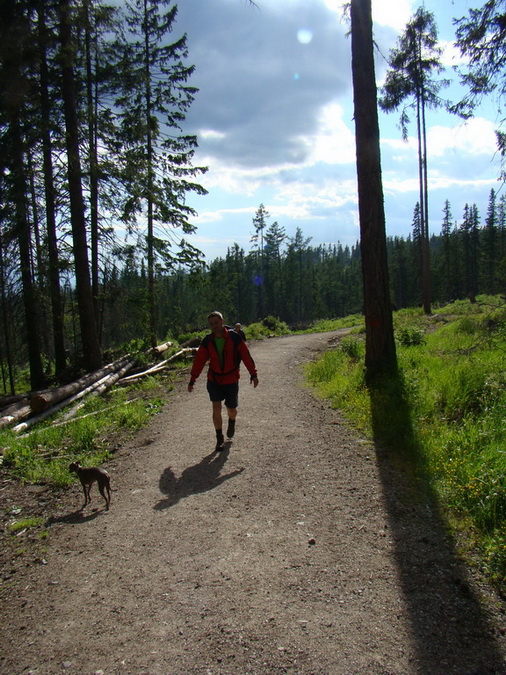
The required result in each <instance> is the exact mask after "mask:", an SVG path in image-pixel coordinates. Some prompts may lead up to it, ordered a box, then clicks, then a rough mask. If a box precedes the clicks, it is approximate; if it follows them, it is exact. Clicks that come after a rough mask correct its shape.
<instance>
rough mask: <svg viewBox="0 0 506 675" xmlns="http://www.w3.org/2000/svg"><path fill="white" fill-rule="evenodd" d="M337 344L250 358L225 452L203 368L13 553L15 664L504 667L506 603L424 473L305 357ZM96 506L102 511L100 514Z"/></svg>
mask: <svg viewBox="0 0 506 675" xmlns="http://www.w3.org/2000/svg"><path fill="white" fill-rule="evenodd" d="M336 337H338V333H326V334H321V335H303V336H290V337H286V338H277V339H273V340H266V341H263V342H258V343H255V344H253V346H252V348H251V349H252V354H253V356H254V358H255V360H256V362H257V366H258V371H259V378H260V384H259V386H258V388H257V389H253V387H252V386H250V385H249V377H247V374H246V373H244V374H243V378H242V380H241V390H240V400H239V403H240V407H239V415H238V419H237V432H236V436H235V438H234V439H233V442H232V443H230V444H228V445H227V448H226V450H225V451H224V452H223V453H221V454H219V455H216V454H213V448H214V432H213V429H212V423H211V406H210V403H209V401H208V399H207V393H206V391H205V379H204V376H203V375H202V376H201V378H200V379H199V381H198V382H197V386H196V389H195V391H194V392H193V393H192V394H189V393H188V392H187V391H186V382H183V383H181V384H180V385H178V387H177V388H176V390H175V392H174V393H173V395H172V396H171V398H170V402H169V403H168V404H167V406H166V407H165V409H164V411H163V412H162V413H161V414H159V415H157V416H156V417H155V418H154V419H153V420H152V422H151V423H150V425H149V427H148V428H147V429H145V430H144V431H143V432H142V433H140V434H139V435H138V436H137V437H136V438H135V439H134V441H132V442H130V443H128V444H127V445H125V446H124V447H123V448H121V449H120V450H119V451H118V452H117V453H116V455H115V457H114V460H113V461H112V462H111V463H110V464H109V466H108V467H107V468H108V470H110V473H111V477H112V485H113V490H114V491H113V498H112V504H111V509H110V511H109V512H108V513H106V512H104V511H103V510H102V503H101V498H100V497H99V495H98V492H97V491H96V487H94V489H93V493H92V494H93V502H92V505H91V507H88V508H87V509H86V510H85V511H84V512H83V513H82V514H79V513H77V512H76V508H78V506H79V505H80V504H81V494H80V489H78V487H77V485H76V486H75V487H74V488H73V489H72V490H71V491H69V492H68V493H66V494H65V495H63V497H62V498H61V499H59V500H58V501H55V502H54V503H52V504H50V505H49V508H52V509H53V511H52V513H51V516H52V517H51V523H52V524H51V525H50V527H49V538H48V543H47V550H46V552H45V554H44V560H41V559H37V560H32V561H31V562H28V563H26V564H25V565H24V566H20V565H19V564H17V565H16V563H15V561H13V560H7V561H5V560H4V565H3V569H4V584H3V587H2V592H1V596H0V601H1V603H2V605H1V606H2V632H1V638H0V672H1V673H6V674H9V675H15V674H17V673H19V674H21V673H23V674H26V673H32V674H33V675H35V674H37V675H42V674H48V675H53V674H55V673H61V672H64V673H68V674H69V675H70V674H73V673H80V674H102V675H113V674H118V675H120V674H121V675H122V674H124V675H141V674H146V675H192V674H195V675H246V674H251V675H274V674H278V673H291V674H293V675H310V674H314V675H345V674H346V675H439V674H440V675H451V674H455V675H467V674H468V675H471V674H473V675H482V674H486V673H506V660H505V654H506V638H505V634H504V603H503V604H501V602H500V601H499V599H497V598H496V597H495V596H494V595H493V594H492V593H491V592H490V591H489V590H487V589H486V587H484V586H483V585H482V584H480V582H479V581H478V580H477V579H473V577H472V575H471V574H470V573H469V572H468V571H466V570H465V568H464V567H463V566H462V564H461V563H460V562H459V561H458V559H457V557H456V554H455V547H454V545H453V543H452V541H451V540H450V538H449V537H448V536H447V535H446V534H445V531H444V528H443V526H442V521H441V518H440V516H439V514H438V512H437V509H435V508H433V507H430V506H429V505H428V504H427V500H426V497H425V495H423V494H421V493H420V490H419V489H418V488H417V484H416V482H415V481H414V480H412V479H410V478H409V477H407V476H405V475H404V473H403V471H402V470H401V468H400V467H398V466H395V464H393V463H391V462H389V460H388V458H385V457H383V456H382V455H381V453H380V454H377V453H376V452H375V448H374V446H373V444H371V443H369V442H367V441H365V440H364V439H362V438H360V437H359V436H358V435H357V434H356V433H355V432H353V431H352V430H350V429H349V428H347V427H346V425H345V424H343V422H342V419H341V418H340V416H339V414H338V413H337V412H336V411H333V410H331V409H330V408H329V407H328V405H327V404H325V403H323V402H321V401H318V400H317V399H315V398H314V396H313V395H312V393H311V391H310V390H309V389H307V388H306V387H305V386H304V385H303V382H302V373H301V367H300V364H301V363H303V362H305V361H307V360H308V359H311V358H313V356H314V355H315V353H316V352H318V351H319V350H321V349H325V348H327V347H328V346H329V344H331V343H332V342H333V341H334V340H335V339H336ZM93 507H94V508H93Z"/></svg>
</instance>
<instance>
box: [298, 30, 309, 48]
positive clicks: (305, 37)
mask: <svg viewBox="0 0 506 675" xmlns="http://www.w3.org/2000/svg"><path fill="white" fill-rule="evenodd" d="M312 39H313V31H311V30H309V28H301V29H300V30H298V31H297V40H298V41H299V42H300V43H301V45H308V44H309V43H310V42H311V40H312Z"/></svg>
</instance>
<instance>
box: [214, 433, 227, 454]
mask: <svg viewBox="0 0 506 675" xmlns="http://www.w3.org/2000/svg"><path fill="white" fill-rule="evenodd" d="M224 443H225V439H224V438H223V433H222V432H221V431H217V432H216V447H215V449H214V451H215V452H220V450H223V448H224Z"/></svg>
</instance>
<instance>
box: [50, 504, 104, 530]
mask: <svg viewBox="0 0 506 675" xmlns="http://www.w3.org/2000/svg"><path fill="white" fill-rule="evenodd" d="M104 513H107V511H106V510H105V509H101V508H98V507H94V510H93V511H92V512H91V513H84V512H83V510H82V509H79V510H77V511H72V513H67V514H65V515H63V516H50V517H49V518H48V519H47V520H46V526H47V527H48V526H49V525H55V524H56V523H67V524H75V523H87V522H88V521H90V520H95V518H98V517H99V516H101V515H103V514H104Z"/></svg>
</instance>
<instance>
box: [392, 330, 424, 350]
mask: <svg viewBox="0 0 506 675" xmlns="http://www.w3.org/2000/svg"><path fill="white" fill-rule="evenodd" d="M396 336H397V340H398V342H399V344H401V345H402V346H403V347H411V346H413V345H416V346H418V345H423V344H424V342H425V335H424V332H423V330H421V329H420V328H401V329H400V330H398V331H397V334H396Z"/></svg>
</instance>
